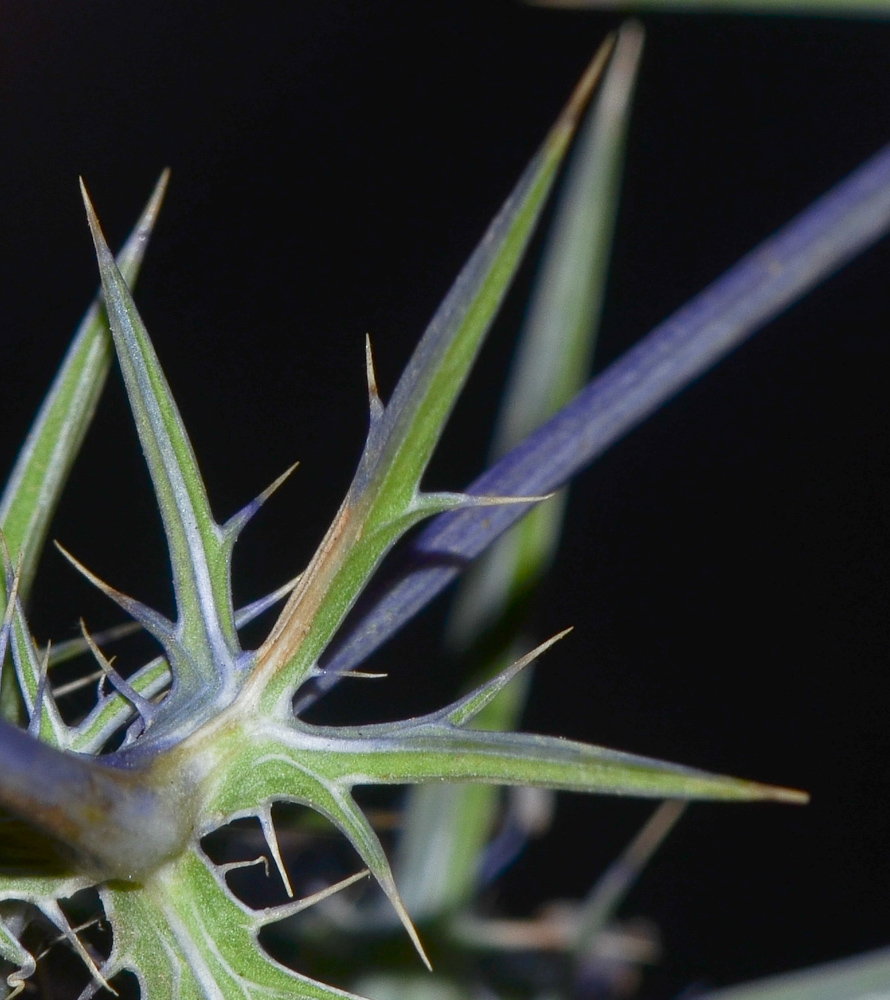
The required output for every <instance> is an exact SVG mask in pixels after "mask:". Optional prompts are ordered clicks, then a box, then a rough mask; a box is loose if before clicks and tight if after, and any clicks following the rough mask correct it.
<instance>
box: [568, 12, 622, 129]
mask: <svg viewBox="0 0 890 1000" xmlns="http://www.w3.org/2000/svg"><path fill="white" fill-rule="evenodd" d="M615 40H616V34H615V32H612V33H611V34H609V35H607V36H606V39H605V40H604V41H603V43H602V45H600V47H599V48H598V49H597V50H596V53H595V55H594V57H593V59H591V61H590V63H589V64H588V66H587V69H586V70H585V71H584V74H583V75H582V77H581V79H580V80H579V81H578V83H577V85H576V86H575V89H574V90H573V91H572V96H571V97H570V98H569V101H568V104H566V106H565V108H564V109H563V112H562V114H561V115H560V116H559V119H558V120H557V122H556V126H555V129H554V131H557V130H559V131H562V130H568V131H569V132H572V131H574V129H575V127H576V126H577V124H578V120H579V119H580V117H581V115H582V114H583V113H584V109H585V108H586V107H587V104H588V102H589V101H590V98H591V96H592V94H593V91H594V89H595V88H596V85H597V84H598V83H599V80H600V77H601V76H602V75H603V70H604V69H605V67H606V63H607V62H608V61H609V56H611V54H612V50H613V49H614V48H615Z"/></svg>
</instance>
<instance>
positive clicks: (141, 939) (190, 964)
mask: <svg viewBox="0 0 890 1000" xmlns="http://www.w3.org/2000/svg"><path fill="white" fill-rule="evenodd" d="M354 880H355V879H354V878H353V879H348V880H347V883H348V882H352V881H354ZM343 884H345V883H341V885H340V886H335V887H334V889H335V890H336V889H338V888H340V887H341V886H342V885H343ZM329 892H330V890H329V891H326V892H325V893H322V894H319V896H314V897H311V898H310V899H308V900H300V901H298V902H296V903H294V904H291V905H286V906H283V907H278V908H275V907H269V908H267V909H263V910H251V909H249V908H248V907H247V906H245V905H244V904H242V903H240V902H238V901H236V900H235V899H234V898H233V897H232V895H231V893H230V892H229V891H228V889H227V888H226V885H225V874H224V872H219V871H214V870H213V869H212V866H211V865H210V862H209V861H208V860H207V858H206V857H205V855H204V854H203V852H201V851H200V850H199V849H197V848H194V849H191V850H188V851H186V852H185V853H184V854H183V855H182V856H181V857H179V858H177V859H176V861H174V862H172V863H171V864H170V865H168V866H166V867H165V868H164V869H162V870H161V871H159V872H158V873H157V874H156V875H155V876H154V877H153V878H152V879H151V880H149V882H148V883H147V884H146V885H145V887H144V891H143V890H142V889H136V890H133V889H131V888H129V887H125V886H120V885H109V886H107V887H106V888H104V889H103V890H102V891H101V896H102V902H103V904H104V906H105V912H106V915H107V918H108V920H109V922H111V924H112V926H113V927H114V942H113V949H112V953H111V956H110V957H109V959H108V961H107V962H106V963H105V964H104V965H103V967H102V969H101V973H102V975H103V976H104V977H105V978H107V979H111V978H112V977H114V976H115V975H117V974H118V973H119V972H121V971H124V970H129V971H131V972H133V973H134V974H135V975H136V978H137V979H138V981H139V986H140V992H141V997H142V1000H222V998H236V997H237V998H239V1000H273V998H278V1000H342V998H353V994H351V993H345V992H344V991H342V990H338V989H334V988H333V987H330V986H324V985H322V984H321V983H316V982H314V981H313V980H311V979H307V978H306V977H305V976H301V975H299V974H298V973H296V972H293V971H292V970H291V969H288V968H286V967H285V966H283V965H281V964H279V963H278V962H276V961H274V960H273V959H271V958H270V957H269V956H268V955H266V954H265V952H264V951H263V949H262V947H261V945H260V943H259V940H258V934H259V931H260V929H261V928H262V927H263V926H265V925H266V924H267V923H270V922H272V921H275V920H280V919H283V918H285V917H287V916H290V915H291V914H293V913H296V912H299V911H300V910H302V909H304V908H305V907H306V906H308V905H311V904H312V903H314V902H316V901H317V900H318V899H319V898H320V897H323V896H325V895H328V894H329Z"/></svg>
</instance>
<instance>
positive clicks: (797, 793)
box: [763, 785, 810, 806]
mask: <svg viewBox="0 0 890 1000" xmlns="http://www.w3.org/2000/svg"><path fill="white" fill-rule="evenodd" d="M763 788H764V791H765V792H766V795H765V798H767V799H769V800H770V801H772V802H784V803H785V804H787V805H793V806H806V805H809V802H810V793H809V792H804V791H801V789H799V788H782V787H780V786H776V785H764V786H763Z"/></svg>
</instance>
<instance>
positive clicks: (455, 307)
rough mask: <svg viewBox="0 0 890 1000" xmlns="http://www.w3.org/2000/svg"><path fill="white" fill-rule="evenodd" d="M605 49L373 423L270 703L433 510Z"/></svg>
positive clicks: (264, 667) (299, 610) (269, 655)
mask: <svg viewBox="0 0 890 1000" xmlns="http://www.w3.org/2000/svg"><path fill="white" fill-rule="evenodd" d="M608 49H609V43H607V44H606V46H604V47H603V49H602V50H601V51H600V53H599V54H598V55H597V57H596V59H595V60H594V62H593V63H592V64H591V66H590V67H589V69H588V70H587V72H586V73H585V75H584V77H583V78H582V80H581V83H579V85H578V87H577V88H576V90H575V93H574V94H573V95H572V98H571V100H570V101H569V104H568V105H567V107H566V109H565V111H564V112H563V114H562V115H561V116H560V118H559V119H558V120H557V123H556V125H554V127H553V128H552V129H551V131H550V133H549V135H548V136H547V138H546V140H545V141H544V144H543V145H542V147H541V149H540V150H539V152H538V153H537V154H536V156H535V157H534V158H533V159H532V162H531V163H530V165H529V166H528V167H527V168H526V171H525V172H524V174H523V175H522V177H521V178H520V180H519V183H518V184H517V186H516V188H515V189H514V191H513V193H512V194H511V195H510V197H509V198H508V199H507V201H506V203H505V204H504V206H503V208H502V209H501V212H500V213H499V214H498V216H497V217H496V218H495V220H494V222H493V223H492V224H491V226H490V228H489V230H488V232H487V233H486V235H485V237H484V238H483V240H482V241H481V243H480V244H479V246H478V247H477V249H476V250H475V251H474V253H473V254H472V256H471V257H470V260H469V261H468V262H467V264H466V265H465V267H464V269H463V271H462V272H461V273H460V275H459V276H458V278H457V280H456V282H455V284H454V286H453V287H452V289H451V291H450V292H449V293H448V295H447V296H446V298H445V301H444V302H443V303H442V305H441V306H440V308H439V310H438V311H437V313H436V315H435V316H434V317H433V320H432V322H431V323H430V325H429V327H428V328H427V330H426V333H425V334H424V336H423V338H422V339H421V341H420V343H419V345H418V346H417V349H416V350H415V352H414V354H413V356H412V358H411V360H410V361H409V363H408V366H407V367H406V369H405V372H404V373H403V375H402V377H401V379H400V380H399V383H398V385H397V386H396V389H395V392H394V393H393V397H392V400H391V401H390V403H389V404H388V405H387V406H386V408H385V410H384V412H383V414H382V415H379V416H378V417H377V418H375V419H374V420H373V421H372V425H371V430H370V433H369V435H368V440H367V443H366V446H365V450H364V452H363V454H362V458H361V460H360V463H359V468H358V471H357V472H356V475H355V478H354V480H353V483H352V485H351V487H350V490H349V493H348V494H347V497H346V500H345V501H344V503H343V506H342V507H341V509H340V512H339V514H338V516H337V518H336V519H335V521H334V524H333V525H332V527H331V529H330V530H329V532H328V534H327V536H326V537H325V539H324V541H323V542H322V544H321V546H320V547H319V550H318V553H317V554H316V556H315V557H314V558H313V560H312V563H311V564H310V566H309V567H308V569H307V570H306V572H305V573H304V575H303V578H302V580H301V581H300V583H299V585H298V586H297V589H296V590H295V591H294V594H293V596H292V597H291V599H290V600H289V601H288V604H287V605H286V607H285V609H284V611H283V612H282V615H281V617H280V618H279V620H278V623H277V624H276V626H275V628H274V629H273V631H272V633H271V635H270V636H269V638H268V639H267V641H266V643H265V644H264V645H263V647H262V648H261V649H260V651H259V652H258V654H257V668H256V681H255V683H256V685H257V687H261V688H263V689H265V691H266V694H264V699H265V702H264V703H266V704H269V705H275V704H276V703H277V704H278V705H284V704H285V703H289V699H290V696H291V695H292V694H293V692H294V691H295V690H296V689H297V687H298V686H299V684H300V683H301V682H302V680H303V679H305V677H306V676H307V675H308V673H309V672H310V671H311V670H312V669H313V667H314V665H315V662H316V660H317V658H318V656H319V655H320V654H321V652H322V650H323V649H324V648H325V646H326V645H327V643H328V642H329V641H330V638H331V636H332V635H333V633H334V631H335V630H336V628H337V627H338V626H339V624H340V622H341V621H342V619H343V617H344V615H345V613H346V611H348V609H349V608H350V607H351V606H352V604H353V602H354V601H355V599H356V597H357V595H358V594H359V593H360V592H361V590H362V589H363V588H364V586H365V584H366V582H367V580H368V579H369V578H370V576H371V574H372V573H373V572H374V570H375V569H376V567H377V565H378V564H379V562H380V560H381V559H382V558H383V556H384V554H385V553H386V552H387V551H388V550H389V549H390V548H391V546H392V545H393V544H394V543H395V541H396V540H397V539H398V538H399V537H401V535H402V534H404V532H405V531H407V530H408V528H410V527H411V526H412V525H413V524H414V523H416V522H417V520H419V519H420V518H421V517H422V516H423V515H424V514H425V511H424V510H423V505H422V503H420V502H419V486H420V479H421V477H422V475H423V473H424V470H425V469H426V466H427V463H428V461H429V459H430V455H431V454H432V451H433V448H434V447H435V445H436V443H437V441H438V440H439V437H440V435H441V433H442V430H443V428H444V425H445V422H446V421H447V418H448V415H449V414H450V412H451V409H452V407H453V405H454V402H455V399H456V398H457V395H458V393H459V392H460V390H461V388H462V386H463V384H464V382H465V380H466V378H467V375H468V373H469V371H470V368H471V367H472V364H473V361H474V360H475V357H476V354H477V352H478V350H479V347H480V345H481V343H482V340H483V338H484V336H485V334H486V332H487V331H488V328H489V326H490V324H491V322H492V320H493V318H494V316H495V314H496V312H497V310H498V308H499V306H500V303H501V301H502V299H503V297H504V295H505V293H506V291H507V288H508V286H509V284H510V281H511V280H512V278H513V275H514V274H515V272H516V270H517V268H518V266H519V263H520V261H521V258H522V255H523V253H524V251H525V248H526V246H527V244H528V240H529V239H530V237H531V234H532V231H533V229H534V226H535V223H536V221H537V218H538V216H539V214H540V211H541V209H542V207H543V205H544V203H545V200H546V198H547V195H548V193H549V191H550V188H551V186H552V183H553V180H554V178H555V176H556V172H557V170H558V168H559V166H560V164H561V162H562V159H563V156H564V154H565V152H566V149H567V147H568V145H569V142H570V140H571V137H572V135H573V133H574V130H575V128H576V126H577V123H578V119H579V116H580V114H581V112H582V111H583V109H584V106H585V104H586V102H587V100H588V98H589V95H590V92H591V90H592V88H593V86H594V84H595V83H596V81H597V79H598V77H599V74H600V72H601V69H602V66H603V64H604V61H605V58H606V56H607V54H608ZM371 384H373V380H372V381H371ZM508 495H511V494H508ZM275 675H278V676H277V677H276V676H275ZM273 678H274V679H273Z"/></svg>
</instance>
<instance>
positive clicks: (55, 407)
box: [0, 170, 168, 605]
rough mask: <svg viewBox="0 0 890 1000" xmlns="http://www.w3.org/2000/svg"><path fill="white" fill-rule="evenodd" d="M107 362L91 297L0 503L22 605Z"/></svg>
mask: <svg viewBox="0 0 890 1000" xmlns="http://www.w3.org/2000/svg"><path fill="white" fill-rule="evenodd" d="M167 180H168V172H167V171H166V170H165V171H164V173H162V174H161V177H160V180H159V181H158V183H157V185H156V186H155V189H154V192H153V193H152V196H151V198H150V199H149V201H148V204H147V205H146V206H145V209H144V210H143V212H142V215H141V217H140V219H139V221H138V222H137V223H136V227H135V229H134V230H133V232H132V234H131V235H130V237H129V239H128V240H127V242H126V244H125V245H124V248H123V249H122V250H121V252H120V255H119V256H118V266H119V267H120V270H121V273H122V274H124V275H125V276H126V279H127V281H129V282H130V284H133V283H134V282H135V281H136V278H137V276H138V274H139V269H140V267H141V264H142V258H143V256H144V254H145V250H146V248H147V246H148V239H149V236H150V235H151V231H152V229H153V228H154V224H155V221H156V220H157V216H158V212H159V211H160V208H161V202H162V201H163V198H164V191H165V190H166V187H167ZM110 365H111V339H110V337H109V332H108V321H107V319H106V316H105V310H104V309H103V308H102V305H101V297H99V296H97V298H96V301H95V302H94V303H93V304H92V306H90V308H89V310H88V311H87V314H86V315H85V316H84V318H83V320H82V322H81V324H80V327H79V328H78V331H77V333H76V335H75V337H74V340H73V342H72V344H71V346H70V347H69V348H68V352H67V354H66V355H65V358H64V360H63V362H62V365H61V367H60V369H59V371H58V374H57V375H56V377H55V379H54V380H53V384H52V386H51V387H50V390H49V393H48V394H47V396H46V398H45V399H44V401H43V403H42V405H41V407H40V411H39V412H38V414H37V417H36V419H35V421H34V424H33V426H32V427H31V430H30V431H29V433H28V437H27V438H26V440H25V444H24V446H23V447H22V450H21V452H20V453H19V456H18V458H17V459H16V463H15V466H14V467H13V470H12V474H11V475H10V478H9V481H8V483H7V485H6V488H5V490H4V491H3V497H2V499H0V527H2V530H3V534H4V536H5V538H6V544H7V545H8V547H9V551H10V554H11V556H12V560H13V562H14V561H15V560H16V559H17V558H18V555H19V553H22V571H21V581H20V584H19V592H20V594H21V597H22V600H23V601H24V603H25V604H27V601H28V596H29V595H30V592H31V584H32V582H33V579H34V572H35V570H36V568H37V561H38V559H39V558H40V553H41V551H42V549H43V544H44V541H45V540H46V532H47V529H48V527H49V522H50V520H51V519H52V515H53V511H54V510H55V508H56V505H57V503H58V500H59V497H60V495H61V493H62V489H63V488H64V486H65V483H66V481H67V479H68V473H69V472H70V470H71V466H72V464H73V462H74V459H75V457H76V456H77V453H78V451H79V450H80V446H81V443H82V442H83V439H84V435H85V434H86V431H87V428H88V427H89V425H90V421H91V420H92V419H93V414H94V412H95V410H96V404H97V403H98V401H99V396H100V395H101V393H102V388H103V386H104V385H105V378H106V376H107V374H108V369H109V367H110ZM4 595H5V590H4V591H3V593H2V594H0V601H2V602H3V604H4V605H5V596H4Z"/></svg>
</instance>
